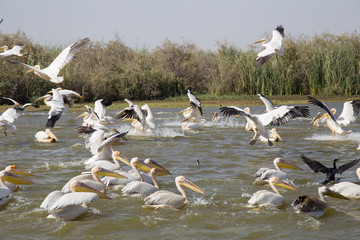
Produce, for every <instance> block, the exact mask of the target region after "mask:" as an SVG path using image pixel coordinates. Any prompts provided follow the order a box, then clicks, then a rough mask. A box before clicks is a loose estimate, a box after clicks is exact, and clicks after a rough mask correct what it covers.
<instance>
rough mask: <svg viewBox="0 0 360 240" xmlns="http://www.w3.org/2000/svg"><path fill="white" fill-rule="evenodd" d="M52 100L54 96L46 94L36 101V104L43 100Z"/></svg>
mask: <svg viewBox="0 0 360 240" xmlns="http://www.w3.org/2000/svg"><path fill="white" fill-rule="evenodd" d="M51 98H52V96H51V95H50V94H46V95H44V96H42V97H39V98H37V99H35V100H34V102H38V101H41V100H50V99H51Z"/></svg>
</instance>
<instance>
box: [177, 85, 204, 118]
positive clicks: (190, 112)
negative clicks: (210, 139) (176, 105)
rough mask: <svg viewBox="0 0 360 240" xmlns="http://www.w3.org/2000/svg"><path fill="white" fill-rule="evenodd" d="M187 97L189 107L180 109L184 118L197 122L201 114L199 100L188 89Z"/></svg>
mask: <svg viewBox="0 0 360 240" xmlns="http://www.w3.org/2000/svg"><path fill="white" fill-rule="evenodd" d="M187 95H188V98H189V100H190V107H187V108H185V109H184V110H182V111H180V112H179V113H182V114H183V116H184V118H185V119H190V121H191V122H199V121H200V117H201V115H202V114H203V112H202V107H201V102H200V100H199V99H198V98H197V97H196V96H195V95H194V94H192V93H191V91H190V89H188V91H187Z"/></svg>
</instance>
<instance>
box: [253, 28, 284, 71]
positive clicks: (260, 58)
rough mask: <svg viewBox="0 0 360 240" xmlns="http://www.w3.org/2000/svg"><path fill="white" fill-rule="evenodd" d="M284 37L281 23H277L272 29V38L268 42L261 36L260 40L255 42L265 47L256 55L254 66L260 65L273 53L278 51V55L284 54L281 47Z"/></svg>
mask: <svg viewBox="0 0 360 240" xmlns="http://www.w3.org/2000/svg"><path fill="white" fill-rule="evenodd" d="M284 37H285V34H284V27H283V26H282V25H279V26H277V27H276V28H275V29H274V30H273V31H272V38H271V40H270V42H267V43H265V41H266V39H265V38H262V39H261V40H260V41H257V42H255V43H262V46H263V47H265V49H264V50H263V51H261V52H259V53H258V55H257V57H256V62H255V66H256V67H261V66H262V65H263V64H264V63H265V62H266V61H267V60H269V59H270V58H271V57H272V56H273V55H275V53H278V54H279V55H280V56H283V55H284V49H283V48H282V41H283V39H284Z"/></svg>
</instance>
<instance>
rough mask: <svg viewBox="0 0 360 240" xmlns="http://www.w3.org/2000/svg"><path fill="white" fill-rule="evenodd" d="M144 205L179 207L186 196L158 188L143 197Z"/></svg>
mask: <svg viewBox="0 0 360 240" xmlns="http://www.w3.org/2000/svg"><path fill="white" fill-rule="evenodd" d="M144 201H145V205H166V206H172V207H177V206H179V207H181V206H183V205H184V203H185V201H186V198H185V197H183V196H181V195H179V194H176V193H173V192H170V191H166V190H159V191H157V192H155V193H153V194H151V195H149V196H148V197H146V198H145V199H144Z"/></svg>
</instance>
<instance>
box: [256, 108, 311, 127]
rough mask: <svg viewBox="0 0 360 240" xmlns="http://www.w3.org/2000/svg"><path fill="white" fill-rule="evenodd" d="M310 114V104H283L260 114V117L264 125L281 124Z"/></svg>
mask: <svg viewBox="0 0 360 240" xmlns="http://www.w3.org/2000/svg"><path fill="white" fill-rule="evenodd" d="M309 114H310V110H309V107H308V106H281V107H278V108H276V109H274V110H272V111H270V112H267V113H264V114H261V115H259V116H258V119H259V120H260V122H261V123H262V125H264V126H266V125H268V124H271V125H273V126H279V125H282V124H285V123H287V122H288V121H290V120H291V119H294V118H297V117H308V116H309Z"/></svg>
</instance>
